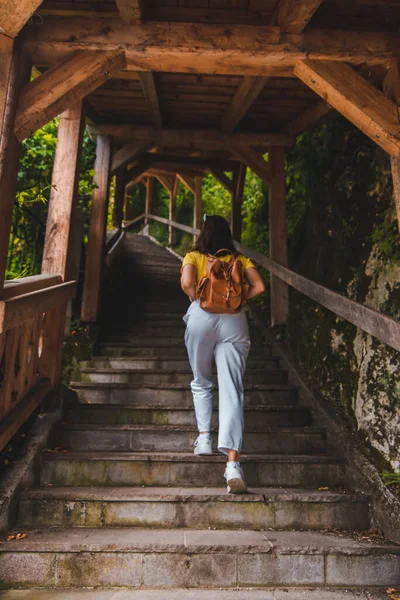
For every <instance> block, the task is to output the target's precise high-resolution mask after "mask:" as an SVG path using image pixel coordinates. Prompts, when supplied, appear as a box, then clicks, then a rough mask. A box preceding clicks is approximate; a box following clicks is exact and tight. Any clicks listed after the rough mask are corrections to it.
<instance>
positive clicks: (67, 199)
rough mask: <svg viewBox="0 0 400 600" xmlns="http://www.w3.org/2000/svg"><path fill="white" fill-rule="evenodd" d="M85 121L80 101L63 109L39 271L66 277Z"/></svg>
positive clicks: (64, 278)
mask: <svg viewBox="0 0 400 600" xmlns="http://www.w3.org/2000/svg"><path fill="white" fill-rule="evenodd" d="M83 129H84V120H83V115H82V102H78V103H77V104H75V106H73V107H71V108H69V109H68V110H66V111H64V112H63V113H62V115H61V118H60V124H59V126H58V135H57V148H56V155H55V159H54V166H53V175H52V180H51V185H52V189H51V192H50V203H49V212H48V215H47V227H46V238H45V243H44V251H43V261H42V272H43V273H55V274H58V275H61V276H62V278H63V281H67V280H68V279H69V275H70V274H69V263H70V260H71V249H72V243H71V239H72V230H73V224H74V217H75V207H76V200H77V191H78V183H79V168H80V154H81V146H82V137H83Z"/></svg>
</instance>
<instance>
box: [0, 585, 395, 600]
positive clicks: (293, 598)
mask: <svg viewBox="0 0 400 600" xmlns="http://www.w3.org/2000/svg"><path fill="white" fill-rule="evenodd" d="M385 591H386V587H385V588H382V590H381V591H380V590H379V588H368V589H367V588H357V589H354V588H351V589H349V588H347V589H338V590H333V589H329V590H327V589H325V590H324V589H322V588H320V587H317V588H313V589H311V588H309V587H307V588H297V589H296V588H291V589H290V590H288V589H287V588H274V589H268V590H266V589H265V590H256V589H243V588H242V589H241V590H238V589H234V590H227V589H218V590H213V591H212V596H211V595H210V590H209V589H203V590H198V589H196V590H190V589H187V588H185V589H173V590H165V589H164V590H132V589H131V590H129V591H128V590H124V589H122V588H114V587H113V589H112V590H105V589H98V588H97V589H96V590H85V589H83V588H82V589H77V590H71V589H68V590H66V589H61V590H55V589H51V590H45V589H43V588H41V589H30V590H26V591H23V590H10V591H8V592H7V591H5V592H2V594H1V598H2V600H210V599H211V600H388V595H387V594H386V593H385Z"/></svg>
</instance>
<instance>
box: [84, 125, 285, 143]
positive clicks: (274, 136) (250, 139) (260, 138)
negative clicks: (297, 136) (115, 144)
mask: <svg viewBox="0 0 400 600" xmlns="http://www.w3.org/2000/svg"><path fill="white" fill-rule="evenodd" d="M88 130H89V132H90V134H91V135H92V136H94V137H95V136H96V135H110V136H113V137H115V138H117V139H125V140H141V141H146V140H147V141H149V142H150V141H153V142H154V143H156V144H160V145H161V146H163V147H166V146H167V147H168V146H172V147H181V148H188V149H193V150H196V149H200V150H223V149H225V148H226V146H227V145H229V144H239V145H243V146H262V147H265V148H266V147H268V146H285V147H291V146H292V145H293V142H294V138H293V136H291V135H289V134H286V133H285V134H280V133H268V132H260V133H255V132H246V131H237V132H234V133H231V134H224V133H222V132H221V131H218V130H216V129H215V130H213V129H162V130H160V131H159V130H157V129H155V128H154V127H143V126H137V125H123V124H122V125H118V124H115V125H114V124H112V123H109V124H97V125H89V126H88Z"/></svg>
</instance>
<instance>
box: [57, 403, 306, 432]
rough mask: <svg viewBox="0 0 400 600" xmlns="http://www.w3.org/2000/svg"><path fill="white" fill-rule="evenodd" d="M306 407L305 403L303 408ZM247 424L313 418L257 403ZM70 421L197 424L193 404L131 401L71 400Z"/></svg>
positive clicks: (256, 427) (251, 427) (254, 427)
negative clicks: (83, 401)
mask: <svg viewBox="0 0 400 600" xmlns="http://www.w3.org/2000/svg"><path fill="white" fill-rule="evenodd" d="M303 410H304V407H301V411H303ZM244 421H245V428H246V430H248V431H263V430H264V429H265V427H286V426H287V424H288V423H291V424H292V427H299V423H301V422H305V423H306V425H305V427H306V426H308V424H309V421H311V415H310V412H308V413H307V412H306V413H305V414H304V412H299V411H298V410H293V407H290V406H286V407H285V406H275V405H271V406H255V407H251V408H245V410H244ZM65 422H66V423H81V424H99V425H101V424H103V425H129V424H132V425H134V424H136V425H147V426H151V425H175V426H176V425H179V426H185V425H186V426H187V425H191V426H193V427H194V426H195V425H196V417H195V414H194V410H193V406H186V407H181V406H168V405H164V406H159V407H151V406H148V405H144V406H130V405H129V404H128V405H127V404H113V405H109V404H71V405H69V406H68V407H67V410H66V420H65ZM212 423H213V427H214V428H215V429H216V428H217V427H218V410H214V412H213V419H212Z"/></svg>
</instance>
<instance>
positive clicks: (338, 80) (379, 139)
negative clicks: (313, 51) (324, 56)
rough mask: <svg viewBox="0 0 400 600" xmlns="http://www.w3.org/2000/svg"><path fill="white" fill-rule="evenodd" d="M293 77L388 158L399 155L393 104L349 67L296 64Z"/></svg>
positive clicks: (399, 135)
mask: <svg viewBox="0 0 400 600" xmlns="http://www.w3.org/2000/svg"><path fill="white" fill-rule="evenodd" d="M295 74H296V75H297V77H299V78H300V79H301V80H302V81H303V82H304V83H305V84H306V85H308V86H309V87H310V88H311V89H313V90H314V91H315V92H316V93H317V94H319V95H320V96H321V97H322V98H324V100H326V101H327V102H328V103H329V104H330V105H332V106H333V107H334V108H336V110H337V111H339V112H340V113H341V114H342V115H343V116H345V117H346V118H347V119H348V120H349V121H351V122H352V123H353V124H354V125H356V127H358V128H359V129H361V131H363V132H364V133H365V134H366V135H367V136H368V137H370V138H371V139H372V140H373V141H374V142H375V143H376V144H378V145H379V146H380V147H381V148H383V149H384V150H386V152H388V153H389V154H394V155H398V154H400V126H399V121H398V115H397V109H396V105H395V104H394V102H392V101H391V100H388V99H387V98H386V97H385V96H384V94H382V92H380V91H379V90H378V89H377V88H375V87H373V86H372V85H371V84H370V83H368V82H367V81H366V80H365V79H364V78H363V77H361V75H358V73H356V72H355V71H354V69H352V68H351V67H349V66H348V65H345V64H339V63H330V62H321V61H310V60H308V61H299V62H298V63H297V64H296V67H295Z"/></svg>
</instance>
